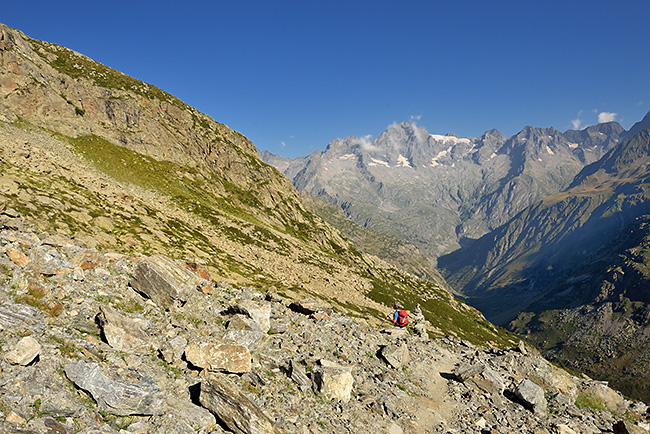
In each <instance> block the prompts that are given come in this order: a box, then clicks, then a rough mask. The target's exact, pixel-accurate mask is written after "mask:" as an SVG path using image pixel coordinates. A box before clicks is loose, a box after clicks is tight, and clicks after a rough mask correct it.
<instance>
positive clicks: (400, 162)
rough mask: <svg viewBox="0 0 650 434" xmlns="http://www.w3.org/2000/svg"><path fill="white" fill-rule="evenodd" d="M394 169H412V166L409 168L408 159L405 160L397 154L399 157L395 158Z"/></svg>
mask: <svg viewBox="0 0 650 434" xmlns="http://www.w3.org/2000/svg"><path fill="white" fill-rule="evenodd" d="M395 167H413V166H411V163H409V160H408V158H406V157H405V156H403V155H402V154H399V157H397V166H395Z"/></svg>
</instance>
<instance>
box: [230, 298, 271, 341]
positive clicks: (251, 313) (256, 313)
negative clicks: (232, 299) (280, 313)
mask: <svg viewBox="0 0 650 434" xmlns="http://www.w3.org/2000/svg"><path fill="white" fill-rule="evenodd" d="M230 312H232V313H237V314H242V315H246V316H248V317H249V318H250V319H252V320H253V321H254V322H255V323H256V324H257V326H258V327H259V329H260V331H261V332H262V333H266V332H268V331H269V329H270V328H271V306H269V305H268V304H259V303H255V302H254V301H251V300H242V301H240V302H238V303H237V304H236V305H234V306H232V307H231V308H230Z"/></svg>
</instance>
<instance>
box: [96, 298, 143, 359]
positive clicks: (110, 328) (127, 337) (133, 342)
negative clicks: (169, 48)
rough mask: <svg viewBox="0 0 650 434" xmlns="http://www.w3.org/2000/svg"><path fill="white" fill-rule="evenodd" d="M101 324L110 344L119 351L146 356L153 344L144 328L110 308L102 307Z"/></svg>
mask: <svg viewBox="0 0 650 434" xmlns="http://www.w3.org/2000/svg"><path fill="white" fill-rule="evenodd" d="M97 318H98V320H99V324H100V326H101V328H102V332H103V334H104V337H105V338H106V341H107V342H108V344H109V345H110V346H111V347H113V348H115V349H116V350H119V351H125V352H127V353H131V354H144V353H146V352H148V351H149V349H150V347H151V344H150V343H149V339H148V337H147V334H146V333H145V331H144V330H143V328H142V326H141V325H140V324H139V323H138V322H136V321H135V320H133V319H130V318H127V317H125V316H123V315H120V314H119V313H117V311H115V309H113V308H111V307H109V306H101V307H100V313H99V315H98V317H97Z"/></svg>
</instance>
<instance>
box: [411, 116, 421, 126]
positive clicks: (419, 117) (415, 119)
mask: <svg viewBox="0 0 650 434" xmlns="http://www.w3.org/2000/svg"><path fill="white" fill-rule="evenodd" d="M420 119H422V115H411V123H413V124H415V121H419V120H420Z"/></svg>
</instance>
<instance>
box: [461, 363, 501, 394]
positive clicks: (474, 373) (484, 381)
mask: <svg viewBox="0 0 650 434" xmlns="http://www.w3.org/2000/svg"><path fill="white" fill-rule="evenodd" d="M454 374H455V375H456V378H458V379H459V380H460V381H461V382H463V383H465V384H468V385H471V386H474V387H475V388H477V389H480V390H482V391H484V392H487V393H494V394H497V395H500V394H502V393H503V391H504V390H505V385H504V384H503V380H502V379H501V376H499V374H497V373H496V372H494V371H493V370H492V369H490V368H489V367H487V366H486V365H484V364H482V363H477V364H465V365H461V366H460V367H459V368H458V369H456V371H455V372H454Z"/></svg>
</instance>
